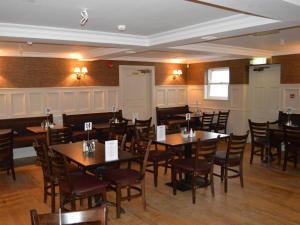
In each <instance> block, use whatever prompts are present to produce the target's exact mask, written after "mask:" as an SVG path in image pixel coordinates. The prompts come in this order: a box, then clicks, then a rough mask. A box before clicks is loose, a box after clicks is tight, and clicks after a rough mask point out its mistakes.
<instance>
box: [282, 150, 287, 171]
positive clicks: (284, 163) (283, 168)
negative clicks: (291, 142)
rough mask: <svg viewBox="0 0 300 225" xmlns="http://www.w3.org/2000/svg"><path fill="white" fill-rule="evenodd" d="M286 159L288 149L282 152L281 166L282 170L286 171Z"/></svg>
mask: <svg viewBox="0 0 300 225" xmlns="http://www.w3.org/2000/svg"><path fill="white" fill-rule="evenodd" d="M287 160H288V150H287V149H286V150H285V152H284V161H283V167H282V170H283V171H286V164H287Z"/></svg>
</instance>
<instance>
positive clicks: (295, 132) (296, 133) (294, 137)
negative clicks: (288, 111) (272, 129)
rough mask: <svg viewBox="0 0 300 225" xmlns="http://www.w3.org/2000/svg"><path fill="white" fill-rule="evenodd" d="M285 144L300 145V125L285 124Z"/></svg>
mask: <svg viewBox="0 0 300 225" xmlns="http://www.w3.org/2000/svg"><path fill="white" fill-rule="evenodd" d="M283 133H284V144H285V146H290V145H292V146H297V147H300V127H298V126H297V127H295V126H287V125H283Z"/></svg>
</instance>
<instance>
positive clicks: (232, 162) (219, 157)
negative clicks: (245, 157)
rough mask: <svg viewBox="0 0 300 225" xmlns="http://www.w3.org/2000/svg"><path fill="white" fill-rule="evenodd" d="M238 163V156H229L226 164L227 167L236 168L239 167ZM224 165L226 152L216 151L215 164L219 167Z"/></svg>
mask: <svg viewBox="0 0 300 225" xmlns="http://www.w3.org/2000/svg"><path fill="white" fill-rule="evenodd" d="M240 161H241V159H240V157H239V156H234V155H229V158H228V162H227V164H228V165H229V166H238V165H240ZM224 163H226V152H225V151H217V152H216V156H215V164H216V165H219V166H221V165H224Z"/></svg>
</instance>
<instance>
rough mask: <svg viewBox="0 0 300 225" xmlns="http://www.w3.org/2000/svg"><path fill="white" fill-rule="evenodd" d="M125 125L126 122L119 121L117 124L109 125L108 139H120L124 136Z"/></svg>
mask: <svg viewBox="0 0 300 225" xmlns="http://www.w3.org/2000/svg"><path fill="white" fill-rule="evenodd" d="M127 124H128V121H125V120H123V121H121V122H119V123H114V122H111V123H110V128H109V135H108V138H109V139H118V140H119V139H120V137H123V136H124V134H126V131H127Z"/></svg>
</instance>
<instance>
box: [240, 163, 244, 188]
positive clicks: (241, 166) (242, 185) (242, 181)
mask: <svg viewBox="0 0 300 225" xmlns="http://www.w3.org/2000/svg"><path fill="white" fill-rule="evenodd" d="M239 170H240V171H239V172H240V182H241V187H242V188H243V187H244V174H243V164H242V163H240V168H239Z"/></svg>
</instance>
